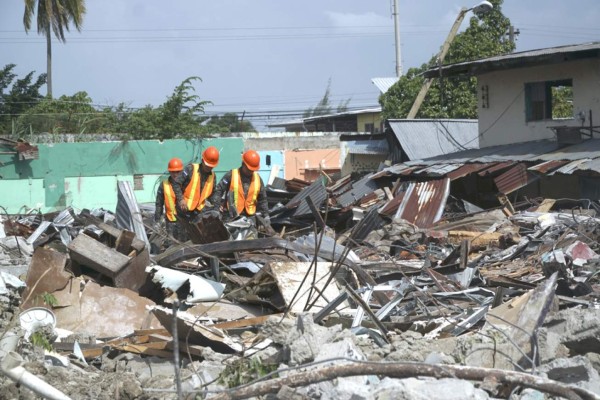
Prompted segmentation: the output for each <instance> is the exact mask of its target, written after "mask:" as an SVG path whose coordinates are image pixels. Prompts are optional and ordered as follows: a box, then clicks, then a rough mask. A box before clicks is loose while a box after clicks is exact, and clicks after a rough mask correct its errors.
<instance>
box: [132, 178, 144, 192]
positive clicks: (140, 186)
mask: <svg viewBox="0 0 600 400" xmlns="http://www.w3.org/2000/svg"><path fill="white" fill-rule="evenodd" d="M133 190H144V175H133Z"/></svg>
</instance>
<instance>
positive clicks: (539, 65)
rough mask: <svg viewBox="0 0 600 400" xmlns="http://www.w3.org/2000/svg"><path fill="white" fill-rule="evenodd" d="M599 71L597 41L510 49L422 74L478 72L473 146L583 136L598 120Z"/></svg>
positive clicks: (599, 44) (599, 46)
mask: <svg viewBox="0 0 600 400" xmlns="http://www.w3.org/2000/svg"><path fill="white" fill-rule="evenodd" d="M599 74H600V42H594V43H586V44H576V45H569V46H560V47H551V48H546V49H540V50H531V51H524V52H518V53H511V54H506V55H502V56H496V57H490V58H484V59H481V60H475V61H469V62H463V63H457V64H450V65H445V66H442V67H439V68H434V69H431V70H429V71H426V72H425V76H426V77H440V76H441V77H442V79H444V78H450V77H457V76H475V77H477V84H478V114H479V140H478V141H479V145H478V146H477V147H488V146H495V145H503V144H511V143H518V142H529V141H534V140H541V139H554V138H557V139H558V141H559V142H562V141H564V142H565V143H575V142H578V141H580V140H582V139H584V138H585V135H586V134H587V135H590V131H591V128H590V126H592V125H593V118H595V119H596V121H600V79H599ZM581 128H583V129H581ZM582 135H583V136H582Z"/></svg>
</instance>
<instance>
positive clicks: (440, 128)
mask: <svg viewBox="0 0 600 400" xmlns="http://www.w3.org/2000/svg"><path fill="white" fill-rule="evenodd" d="M388 122H389V124H390V127H391V128H392V131H393V132H394V135H396V138H397V139H398V143H400V145H401V146H402V149H403V150H404V151H405V152H406V154H407V155H408V157H409V158H410V159H411V160H419V159H424V158H429V157H434V156H437V155H440V154H449V153H454V152H456V151H460V150H465V149H473V148H476V147H478V146H479V140H478V134H479V131H478V129H479V128H478V124H477V120H475V119H474V120H468V119H462V120H451V119H446V120H441V119H435V120H434V119H402V120H399V119H396V120H389V121H388Z"/></svg>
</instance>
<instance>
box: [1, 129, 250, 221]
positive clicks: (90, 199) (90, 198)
mask: <svg viewBox="0 0 600 400" xmlns="http://www.w3.org/2000/svg"><path fill="white" fill-rule="evenodd" d="M37 146H38V148H39V158H38V159H37V160H18V158H17V155H13V154H0V206H2V207H4V208H6V209H7V211H8V212H9V213H11V214H12V213H15V214H16V213H21V212H24V211H25V210H26V209H27V208H39V209H40V210H41V211H42V212H50V211H54V210H60V209H63V208H64V207H66V206H73V207H75V208H77V209H82V208H97V207H103V208H105V209H108V210H111V211H114V209H115V206H116V204H117V181H118V180H127V181H130V182H131V183H132V187H133V181H134V175H142V176H143V177H142V179H141V180H142V186H143V187H142V188H141V189H140V190H135V195H136V198H137V200H138V202H139V203H146V202H154V199H155V193H156V187H157V182H158V181H159V180H160V179H161V176H163V174H165V173H166V170H167V163H168V162H169V160H170V159H171V158H172V157H179V158H181V159H182V160H183V162H184V163H185V164H187V163H188V162H200V159H201V154H202V150H204V149H205V148H206V147H208V146H215V147H217V148H218V149H219V150H220V151H221V156H220V161H219V165H218V166H217V168H215V172H216V173H217V178H219V179H220V178H221V177H222V176H223V174H224V173H225V172H227V171H228V170H230V169H232V168H236V167H238V166H239V165H240V162H241V154H242V151H243V147H244V144H243V139H241V138H225V139H204V140H202V139H198V140H167V141H163V142H160V141H156V140H139V141H124V142H81V143H56V144H38V145H37ZM2 151H4V150H2Z"/></svg>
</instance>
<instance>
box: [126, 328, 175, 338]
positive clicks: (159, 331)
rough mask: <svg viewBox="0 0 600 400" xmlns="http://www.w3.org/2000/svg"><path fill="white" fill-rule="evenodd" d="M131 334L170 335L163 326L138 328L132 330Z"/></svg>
mask: <svg viewBox="0 0 600 400" xmlns="http://www.w3.org/2000/svg"><path fill="white" fill-rule="evenodd" d="M133 334H134V336H144V335H153V334H157V335H164V336H171V334H170V333H169V331H168V330H166V329H164V328H156V329H138V330H135V331H133Z"/></svg>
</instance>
